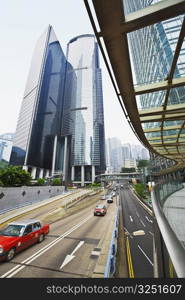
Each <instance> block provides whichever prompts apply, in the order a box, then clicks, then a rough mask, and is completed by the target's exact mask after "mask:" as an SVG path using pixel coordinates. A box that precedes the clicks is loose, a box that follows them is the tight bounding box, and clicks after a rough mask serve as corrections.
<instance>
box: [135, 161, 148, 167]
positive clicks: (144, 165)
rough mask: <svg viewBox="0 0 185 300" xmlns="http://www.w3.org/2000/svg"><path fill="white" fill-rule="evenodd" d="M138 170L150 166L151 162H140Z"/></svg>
mask: <svg viewBox="0 0 185 300" xmlns="http://www.w3.org/2000/svg"><path fill="white" fill-rule="evenodd" d="M137 166H138V168H145V167H149V166H150V161H149V160H144V159H143V160H139V161H138V165H137Z"/></svg>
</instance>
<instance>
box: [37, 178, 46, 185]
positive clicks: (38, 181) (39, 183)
mask: <svg viewBox="0 0 185 300" xmlns="http://www.w3.org/2000/svg"><path fill="white" fill-rule="evenodd" d="M36 185H45V179H44V178H38V179H37V183H36Z"/></svg>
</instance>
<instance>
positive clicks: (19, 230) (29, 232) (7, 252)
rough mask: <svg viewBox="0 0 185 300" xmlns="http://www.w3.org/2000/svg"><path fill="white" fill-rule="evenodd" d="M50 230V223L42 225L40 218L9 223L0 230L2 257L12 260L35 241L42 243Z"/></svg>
mask: <svg viewBox="0 0 185 300" xmlns="http://www.w3.org/2000/svg"><path fill="white" fill-rule="evenodd" d="M48 232H49V225H48V224H46V225H42V223H41V222H40V221H39V220H33V219H31V220H24V221H19V222H17V221H16V222H12V223H9V224H8V226H7V227H6V228H4V229H3V230H1V231H0V257H2V258H5V260H6V261H10V260H11V259H12V258H13V257H14V255H15V254H16V253H17V252H19V251H21V250H23V249H25V248H27V247H29V246H31V245H32V244H34V243H37V242H38V243H41V242H42V241H43V240H44V238H45V235H46V234H48Z"/></svg>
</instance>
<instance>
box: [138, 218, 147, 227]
mask: <svg viewBox="0 0 185 300" xmlns="http://www.w3.org/2000/svg"><path fill="white" fill-rule="evenodd" d="M139 221H140V222H141V224H143V226H144V227H146V225H145V223H144V222H143V221H142V220H141V219H139Z"/></svg>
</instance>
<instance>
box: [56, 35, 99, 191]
mask: <svg viewBox="0 0 185 300" xmlns="http://www.w3.org/2000/svg"><path fill="white" fill-rule="evenodd" d="M66 58H67V61H68V65H67V68H66V82H65V91H64V114H63V123H62V134H63V136H65V145H66V148H65V149H69V151H67V150H66V155H67V157H68V159H66V160H65V162H68V160H69V163H67V164H66V167H64V169H65V172H64V176H65V177H67V176H68V180H69V177H71V181H73V182H75V183H81V185H82V186H83V185H84V184H85V183H91V182H94V179H95V175H96V174H100V173H104V171H105V134H104V110H103V93H102V75H101V69H100V65H99V53H98V44H97V42H96V40H95V36H94V35H90V34H86V35H80V36H77V37H75V38H73V39H72V40H70V41H69V43H68V45H67V54H66ZM69 165H70V173H69V168H68V167H67V166H69Z"/></svg>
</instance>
